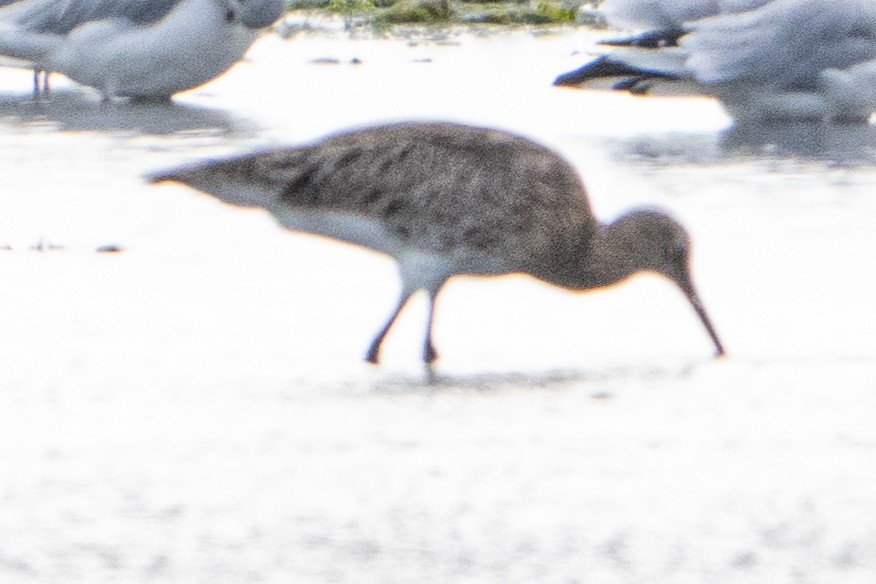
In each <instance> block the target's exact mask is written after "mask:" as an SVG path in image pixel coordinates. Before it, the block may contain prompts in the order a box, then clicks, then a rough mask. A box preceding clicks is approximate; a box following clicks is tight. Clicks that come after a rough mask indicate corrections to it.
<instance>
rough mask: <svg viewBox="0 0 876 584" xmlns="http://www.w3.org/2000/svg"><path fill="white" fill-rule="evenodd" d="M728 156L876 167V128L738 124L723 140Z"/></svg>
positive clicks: (846, 125)
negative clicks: (810, 160) (791, 158)
mask: <svg viewBox="0 0 876 584" xmlns="http://www.w3.org/2000/svg"><path fill="white" fill-rule="evenodd" d="M722 150H723V151H724V152H725V153H726V155H729V156H734V157H739V156H746V155H749V156H764V155H771V156H778V157H787V156H790V157H801V158H808V159H815V160H820V161H823V162H826V163H829V164H839V165H844V164H863V165H871V164H876V128H874V127H873V126H871V125H869V124H827V123H820V122H786V123H772V124H763V123H761V124H736V125H734V126H731V127H730V128H729V129H728V130H727V131H726V132H725V133H724V135H723V137H722Z"/></svg>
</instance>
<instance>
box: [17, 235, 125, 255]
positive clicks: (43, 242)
mask: <svg viewBox="0 0 876 584" xmlns="http://www.w3.org/2000/svg"><path fill="white" fill-rule="evenodd" d="M66 249H68V248H67V246H65V245H62V244H58V243H53V242H51V241H48V240H47V239H46V238H44V237H41V238H39V239H38V240H37V241H36V243H34V244H32V245H29V246H27V251H35V252H37V253H47V252H53V251H64V250H66ZM0 251H16V248H15V246H14V245H12V244H9V243H3V244H0ZM94 251H95V252H97V253H121V252H122V251H124V248H123V247H122V246H120V245H118V244H116V243H105V244H102V245H98V246H97V247H96V248H94Z"/></svg>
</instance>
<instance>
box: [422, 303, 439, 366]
mask: <svg viewBox="0 0 876 584" xmlns="http://www.w3.org/2000/svg"><path fill="white" fill-rule="evenodd" d="M434 317H435V294H429V317H428V320H426V342H425V343H424V344H423V362H424V363H426V364H427V365H431V364H432V363H434V362H435V359H437V358H438V351H436V350H435V345H434V344H432V321H433V320H434Z"/></svg>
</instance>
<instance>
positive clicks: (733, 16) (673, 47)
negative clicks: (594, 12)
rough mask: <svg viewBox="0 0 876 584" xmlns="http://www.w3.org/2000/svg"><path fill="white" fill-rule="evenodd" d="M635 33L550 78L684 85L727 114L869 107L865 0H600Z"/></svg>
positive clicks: (871, 58)
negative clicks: (712, 100) (719, 105)
mask: <svg viewBox="0 0 876 584" xmlns="http://www.w3.org/2000/svg"><path fill="white" fill-rule="evenodd" d="M601 11H602V13H603V14H604V15H605V17H606V19H607V21H608V22H609V24H611V25H612V26H613V27H615V28H617V29H625V30H628V31H629V30H633V31H637V32H636V34H634V35H633V36H629V37H626V38H621V39H616V40H610V41H605V43H604V51H602V54H601V55H600V56H598V57H597V58H596V59H595V60H593V61H591V62H589V63H587V64H586V65H584V66H583V67H581V68H580V69H577V70H575V71H571V72H569V73H566V74H564V75H561V76H560V77H558V78H557V80H556V82H555V83H556V84H557V85H580V86H585V87H586V86H588V85H596V84H598V83H599V82H600V81H602V82H604V81H605V80H611V85H610V86H611V87H612V88H613V89H616V90H624V91H629V92H632V93H635V94H642V95H645V94H650V93H659V92H660V91H662V90H669V91H670V92H671V91H674V90H678V89H680V90H683V91H685V92H689V91H690V90H693V91H695V92H699V93H702V94H705V95H711V96H714V97H717V98H718V99H719V100H720V101H721V102H722V103H723V105H724V106H725V108H726V109H727V110H728V112H729V113H730V114H731V115H732V116H733V117H735V118H737V119H743V120H744V119H749V120H750V119H812V120H832V121H866V120H868V119H869V118H870V115H871V114H872V113H873V112H874V111H876V2H873V0H830V1H829V2H826V1H824V0H606V1H605V3H604V4H603V6H602V8H601Z"/></svg>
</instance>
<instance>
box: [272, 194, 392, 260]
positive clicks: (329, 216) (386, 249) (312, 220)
mask: <svg viewBox="0 0 876 584" xmlns="http://www.w3.org/2000/svg"><path fill="white" fill-rule="evenodd" d="M270 211H271V213H273V215H274V217H276V219H277V221H279V222H280V224H281V225H283V226H284V227H288V228H290V229H295V230H297V231H304V232H307V233H313V234H316V235H324V236H326V237H331V238H333V239H339V240H341V241H345V242H347V243H352V244H354V245H361V246H362V247H367V248H369V249H373V250H375V251H379V252H381V253H385V254H389V255H391V256H394V257H399V256H400V255H401V254H402V253H403V252H404V250H405V249H406V248H407V247H408V245H406V243H405V242H404V241H402V240H401V239H400V238H399V237H397V236H396V235H395V234H393V233H392V232H391V231H390V230H389V229H387V227H386V225H384V224H383V223H382V222H381V221H378V220H375V219H370V218H368V217H365V216H363V215H355V214H352V213H339V212H332V211H324V210H322V211H320V210H301V209H295V208H290V207H288V206H286V205H283V204H279V205H277V207H276V208H272V209H270Z"/></svg>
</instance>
